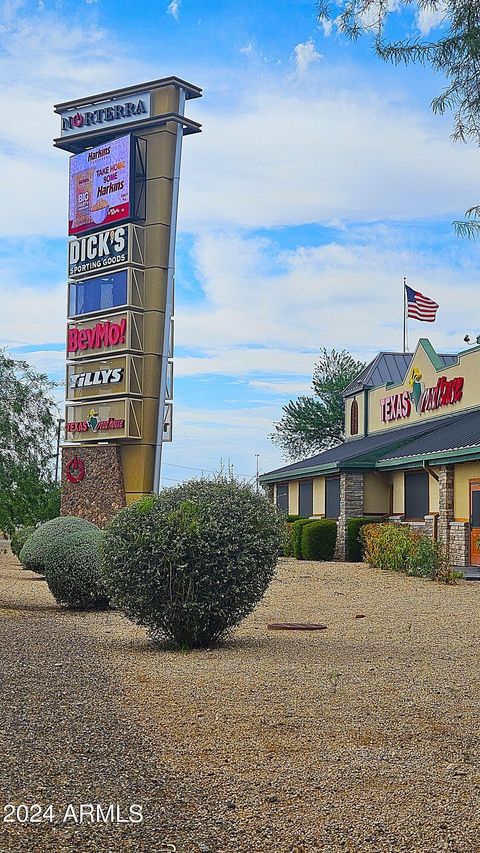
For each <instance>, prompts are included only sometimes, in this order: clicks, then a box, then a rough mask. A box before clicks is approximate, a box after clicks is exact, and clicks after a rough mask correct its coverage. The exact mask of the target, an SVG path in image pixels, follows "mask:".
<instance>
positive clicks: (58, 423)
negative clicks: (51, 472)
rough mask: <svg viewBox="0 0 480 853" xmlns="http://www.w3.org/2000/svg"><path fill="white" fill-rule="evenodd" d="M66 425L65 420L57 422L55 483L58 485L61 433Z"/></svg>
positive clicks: (61, 419) (60, 419)
mask: <svg viewBox="0 0 480 853" xmlns="http://www.w3.org/2000/svg"><path fill="white" fill-rule="evenodd" d="M63 423H65V421H64V420H63V418H59V419H58V422H57V452H56V457H55V483H58V463H59V459H60V432H61V429H62V424H63Z"/></svg>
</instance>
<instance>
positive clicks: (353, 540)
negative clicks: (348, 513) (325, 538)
mask: <svg viewBox="0 0 480 853" xmlns="http://www.w3.org/2000/svg"><path fill="white" fill-rule="evenodd" d="M376 521H377V519H376V518H375V517H374V518H369V517H368V516H367V515H365V516H362V517H361V518H349V519H348V520H347V559H348V560H350V562H351V563H361V562H362V560H363V558H364V553H363V552H364V545H363V539H362V537H361V535H360V534H361V530H362V527H363V526H364V525H365V524H374V523H375V522H376Z"/></svg>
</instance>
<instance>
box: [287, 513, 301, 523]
mask: <svg viewBox="0 0 480 853" xmlns="http://www.w3.org/2000/svg"><path fill="white" fill-rule="evenodd" d="M302 517H303V516H301V515H292V514H291V513H290V515H287V522H288V524H293V522H294V521H298V519H299V518H302Z"/></svg>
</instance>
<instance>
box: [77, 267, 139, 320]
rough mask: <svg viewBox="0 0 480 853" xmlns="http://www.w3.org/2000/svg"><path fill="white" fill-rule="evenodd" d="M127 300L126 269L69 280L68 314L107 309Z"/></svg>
mask: <svg viewBox="0 0 480 853" xmlns="http://www.w3.org/2000/svg"><path fill="white" fill-rule="evenodd" d="M126 302H127V271H126V270H119V271H118V272H112V273H106V274H105V275H99V276H95V278H84V279H82V280H81V281H72V282H70V295H69V303H70V304H69V316H70V317H75V316H77V315H79V314H91V313H93V312H95V311H108V310H109V309H110V308H117V307H119V306H120V305H125V304H126Z"/></svg>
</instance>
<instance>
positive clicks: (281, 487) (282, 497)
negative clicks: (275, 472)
mask: <svg viewBox="0 0 480 853" xmlns="http://www.w3.org/2000/svg"><path fill="white" fill-rule="evenodd" d="M277 506H278V508H279V509H281V510H282V512H284V513H285V514H286V515H288V483H278V484H277Z"/></svg>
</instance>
